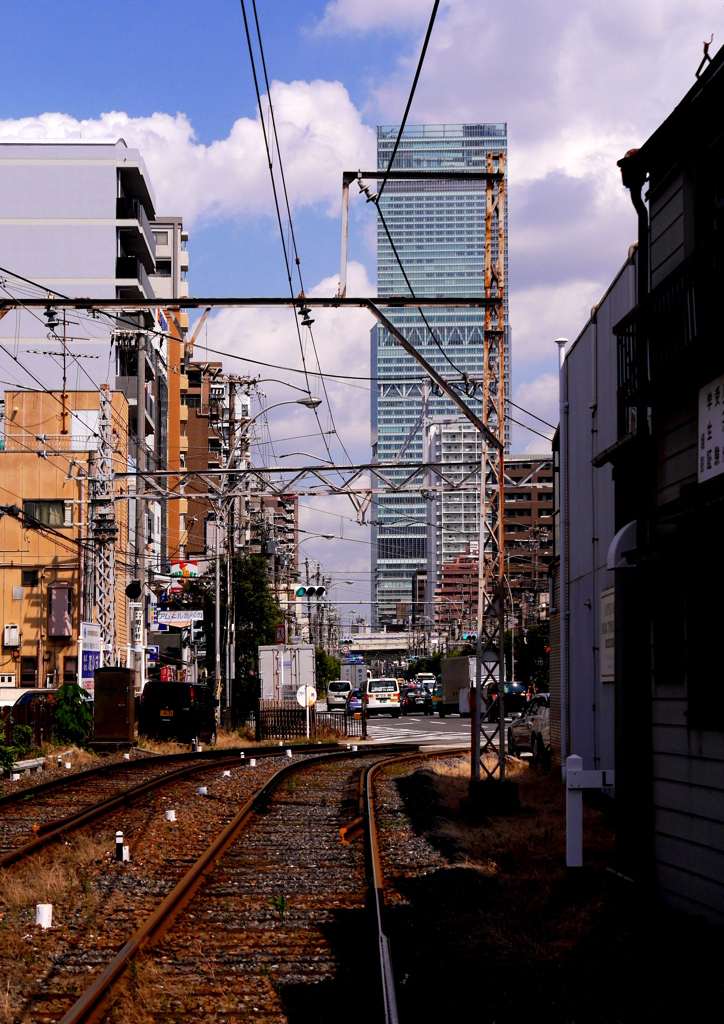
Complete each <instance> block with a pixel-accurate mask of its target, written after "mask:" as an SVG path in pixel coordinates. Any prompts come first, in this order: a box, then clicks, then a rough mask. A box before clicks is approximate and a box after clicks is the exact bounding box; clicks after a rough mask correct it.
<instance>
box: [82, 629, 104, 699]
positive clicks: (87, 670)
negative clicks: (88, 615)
mask: <svg viewBox="0 0 724 1024" xmlns="http://www.w3.org/2000/svg"><path fill="white" fill-rule="evenodd" d="M80 650H81V656H80V683H81V686H83V687H84V688H85V689H86V690H87V691H88V693H91V694H94V693H95V688H96V682H95V673H96V669H97V668H100V667H101V627H100V624H99V623H97V622H81V624H80Z"/></svg>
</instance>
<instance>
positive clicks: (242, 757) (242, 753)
mask: <svg viewBox="0 0 724 1024" xmlns="http://www.w3.org/2000/svg"><path fill="white" fill-rule="evenodd" d="M241 760H242V761H243V760H244V751H243V750H242V752H241Z"/></svg>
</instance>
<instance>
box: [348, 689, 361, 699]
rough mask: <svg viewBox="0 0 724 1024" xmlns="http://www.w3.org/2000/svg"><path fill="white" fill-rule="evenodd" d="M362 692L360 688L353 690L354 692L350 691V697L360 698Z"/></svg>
mask: <svg viewBox="0 0 724 1024" xmlns="http://www.w3.org/2000/svg"><path fill="white" fill-rule="evenodd" d="M360 693H361V691H360V690H352V692H351V693H350V697H352V698H355V699H357V700H359V697H360Z"/></svg>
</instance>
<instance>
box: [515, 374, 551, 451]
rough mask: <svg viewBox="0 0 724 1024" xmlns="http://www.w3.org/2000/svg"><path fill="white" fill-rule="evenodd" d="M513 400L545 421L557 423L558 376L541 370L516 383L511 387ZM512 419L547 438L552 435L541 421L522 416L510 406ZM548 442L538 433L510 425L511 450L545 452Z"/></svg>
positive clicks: (518, 410)
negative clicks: (524, 381) (511, 432)
mask: <svg viewBox="0 0 724 1024" xmlns="http://www.w3.org/2000/svg"><path fill="white" fill-rule="evenodd" d="M513 401H514V402H515V403H516V405H519V406H521V407H522V408H523V409H527V410H529V411H530V412H532V413H534V414H535V415H536V416H540V417H541V419H544V420H546V422H547V423H553V424H556V423H558V375H557V374H555V373H541V374H540V375H539V376H538V377H536V378H535V379H533V380H531V381H528V382H526V383H523V384H521V385H519V386H518V387H517V388H515V389H514V394H513ZM512 412H513V418H514V419H516V420H518V421H519V423H526V424H528V425H529V426H531V427H532V428H533V429H534V430H537V431H539V432H540V433H541V434H546V435H547V436H549V437H552V436H553V432H554V431H553V430H552V429H551V428H550V427H546V426H545V425H544V424H543V423H540V422H539V421H538V420H535V419H533V418H532V417H531V416H526V414H525V413H523V412H521V411H520V409H513V410H512ZM549 448H550V445H549V444H548V443H547V442H546V441H545V440H544V439H543V438H542V437H539V436H538V434H534V433H532V432H531V431H530V430H524V429H523V428H522V427H520V426H519V425H518V424H513V450H514V451H515V452H547V451H548V450H549Z"/></svg>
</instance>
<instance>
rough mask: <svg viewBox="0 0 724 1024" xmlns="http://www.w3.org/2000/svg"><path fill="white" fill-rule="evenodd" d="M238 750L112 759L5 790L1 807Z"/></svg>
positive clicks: (258, 750) (261, 751)
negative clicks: (125, 774)
mask: <svg viewBox="0 0 724 1024" xmlns="http://www.w3.org/2000/svg"><path fill="white" fill-rule="evenodd" d="M328 746H329V745H328V744H325V745H324V746H323V747H322V750H326V749H327V747H328ZM278 749H279V748H278V747H277V748H274V747H247V746H245V747H244V751H245V752H246V753H247V754H248V756H249V757H267V756H268V755H269V752H270V751H272V752H274V751H277V752H278ZM294 749H295V750H296V751H298V752H300V753H301V752H302V751H304V752H307V751H311V750H314V751H319V746H318V745H317V744H314V745H312V744H311V743H310V744H300V745H299V746H296V747H295V748H294ZM240 753H241V747H230V748H228V749H227V750H215V749H214V748H213V747H212V748H207V749H206V750H204V751H202V752H201V753H200V754H195V753H194V752H193V751H188V752H187V753H183V752H182V753H179V754H151V755H149V756H148V757H139V758H134V759H132V760H130V761H113V762H112V763H111V764H102V765H98V766H97V767H96V768H84V769H83V770H82V771H78V772H73V773H72V774H71V775H61V776H58V778H55V779H47V780H46V781H45V782H39V783H37V785H35V786H25V787H24V788H21V789H16V790H15V791H14V792H13V793H5V794H3V795H2V796H0V807H2V805H3V804H12V803H21V802H22V801H24V800H25V799H26V798H28V797H33V796H37V795H38V794H39V793H44V792H48V791H49V790H53V789H62V788H63V786H74V785H76V784H80V783H82V782H84V781H85V780H86V779H89V778H95V777H97V776H98V775H112V774H114V773H115V772H117V771H122V770H124V769H127V768H131V769H133V770H134V771H135V770H140V768H142V767H144V766H146V765H149V764H150V765H158V764H164V763H165V764H173V763H174V762H175V761H184V760H186V759H187V758H189V757H194V758H197V759H198V760H199V761H201V760H216V761H218V760H220V759H221V758H224V757H231V755H232V754H234V755H236V756H237V757H238V756H239V754H240Z"/></svg>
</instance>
